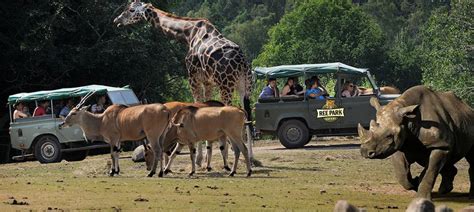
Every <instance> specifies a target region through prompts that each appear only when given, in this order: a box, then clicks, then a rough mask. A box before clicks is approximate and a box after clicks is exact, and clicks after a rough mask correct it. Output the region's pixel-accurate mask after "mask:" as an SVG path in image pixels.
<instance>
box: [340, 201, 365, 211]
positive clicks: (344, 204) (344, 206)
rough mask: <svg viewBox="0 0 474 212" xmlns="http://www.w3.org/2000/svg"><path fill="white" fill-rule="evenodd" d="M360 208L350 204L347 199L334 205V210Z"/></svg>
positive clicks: (354, 209)
mask: <svg viewBox="0 0 474 212" xmlns="http://www.w3.org/2000/svg"><path fill="white" fill-rule="evenodd" d="M358 211H359V209H358V208H357V207H355V206H353V205H351V204H349V203H348V202H347V201H346V200H339V201H337V203H336V206H335V207H334V212H358Z"/></svg>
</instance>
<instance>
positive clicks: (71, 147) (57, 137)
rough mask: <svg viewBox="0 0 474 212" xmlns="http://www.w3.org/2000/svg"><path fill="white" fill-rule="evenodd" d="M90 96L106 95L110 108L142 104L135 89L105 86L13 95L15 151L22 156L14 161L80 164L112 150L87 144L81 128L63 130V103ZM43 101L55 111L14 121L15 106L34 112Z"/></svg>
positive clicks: (96, 144)
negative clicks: (91, 153) (94, 152)
mask: <svg viewBox="0 0 474 212" xmlns="http://www.w3.org/2000/svg"><path fill="white" fill-rule="evenodd" d="M90 92H95V94H94V95H106V97H108V100H107V101H109V102H108V103H109V104H123V105H136V104H139V101H138V98H137V97H136V96H135V93H133V91H132V90H131V89H129V88H127V87H123V88H117V87H109V86H103V85H89V86H83V87H76V88H63V89H58V90H50V91H38V92H32V93H19V94H15V95H11V96H9V97H8V105H9V111H10V140H11V147H12V148H14V149H17V150H20V151H21V152H22V154H21V156H15V157H13V159H14V160H22V159H25V158H26V157H31V156H34V157H35V158H36V159H37V160H38V161H39V162H41V163H53V162H59V161H61V160H62V159H66V160H68V161H78V160H83V159H85V158H86V157H87V154H88V151H89V150H91V149H97V148H104V147H109V145H108V144H106V143H105V142H94V143H89V142H86V140H85V138H84V136H83V132H82V130H81V128H79V127H78V126H72V127H69V128H59V124H60V123H61V122H63V119H62V118H59V117H58V116H57V114H59V111H57V110H60V107H57V105H58V104H59V103H60V102H61V101H64V100H66V99H71V98H72V99H74V98H77V101H76V103H77V102H79V101H78V100H79V98H81V97H83V96H85V95H86V94H88V93H90ZM43 101H49V102H50V108H51V111H50V112H49V113H48V112H47V114H46V115H43V116H38V117H27V118H19V119H16V120H14V119H13V112H12V111H13V110H14V108H13V107H12V106H13V105H14V104H15V103H19V102H21V103H23V104H26V105H27V106H31V107H27V108H34V107H35V106H38V103H39V102H43ZM88 103H91V104H92V103H95V102H88ZM30 111H32V110H30Z"/></svg>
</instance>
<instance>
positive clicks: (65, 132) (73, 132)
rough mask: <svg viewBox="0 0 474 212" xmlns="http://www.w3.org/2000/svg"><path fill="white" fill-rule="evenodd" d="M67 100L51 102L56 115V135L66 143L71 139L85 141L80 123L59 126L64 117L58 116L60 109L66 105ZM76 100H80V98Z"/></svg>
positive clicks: (60, 140) (61, 141)
mask: <svg viewBox="0 0 474 212" xmlns="http://www.w3.org/2000/svg"><path fill="white" fill-rule="evenodd" d="M64 101H65V100H54V101H52V102H51V108H52V109H53V111H52V113H53V114H55V115H54V122H55V130H56V132H57V133H56V135H57V136H58V140H59V142H60V143H66V142H71V141H83V140H85V138H84V133H83V132H82V129H81V128H80V127H79V125H73V126H70V127H63V128H59V124H61V123H62V122H63V121H64V119H62V118H60V117H59V116H58V114H59V112H60V110H61V109H62V108H63V107H64ZM76 101H79V100H78V99H77V100H76Z"/></svg>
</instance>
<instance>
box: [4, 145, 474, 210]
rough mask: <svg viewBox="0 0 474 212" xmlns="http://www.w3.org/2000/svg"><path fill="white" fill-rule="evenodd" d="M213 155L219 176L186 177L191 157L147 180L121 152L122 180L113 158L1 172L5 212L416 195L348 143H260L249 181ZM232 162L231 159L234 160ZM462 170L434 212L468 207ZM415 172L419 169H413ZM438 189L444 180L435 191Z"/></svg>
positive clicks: (316, 206) (397, 203) (379, 203)
mask: <svg viewBox="0 0 474 212" xmlns="http://www.w3.org/2000/svg"><path fill="white" fill-rule="evenodd" d="M218 152H219V151H217V150H214V157H213V166H214V171H211V172H206V171H204V170H199V171H198V172H197V175H196V176H195V177H192V178H189V177H188V176H187V173H188V172H189V171H190V162H189V156H188V155H182V156H178V157H177V160H176V163H175V164H174V166H173V170H174V171H175V172H174V173H173V174H171V175H168V176H166V177H164V178H158V177H156V176H155V177H153V178H148V177H146V175H147V173H148V172H147V171H146V169H145V167H144V164H143V163H133V162H132V161H131V159H130V158H127V156H130V154H131V153H130V152H125V153H122V156H124V158H122V159H121V160H120V165H121V171H122V173H121V175H120V176H117V177H108V176H107V174H106V173H107V171H108V170H107V167H108V165H107V164H108V163H107V162H108V161H109V160H110V159H109V158H110V156H109V155H99V156H92V157H89V158H87V159H86V160H84V161H80V162H66V161H62V162H61V163H56V164H40V163H38V162H24V163H16V164H5V165H0V211H12V210H29V209H34V210H48V209H51V210H107V211H110V210H127V211H128V210H136V211H142V210H205V211H214V210H245V211H247V210H254V211H255V210H303V211H308V210H311V211H332V210H333V207H334V204H335V203H336V201H337V200H340V199H345V200H348V201H349V202H350V203H352V204H354V205H356V206H358V207H362V208H366V209H367V210H368V211H404V210H405V209H406V206H407V205H408V203H409V202H410V201H411V200H412V198H413V197H414V196H415V193H414V192H412V191H405V190H404V189H403V188H402V187H401V186H400V185H398V184H397V182H396V180H395V178H394V176H393V174H392V170H393V168H392V166H391V162H390V160H388V159H386V160H367V159H363V158H362V157H361V156H360V154H359V150H358V146H357V141H355V140H353V139H351V138H349V139H348V138H326V139H318V140H313V141H312V142H311V143H310V144H308V146H307V147H306V148H303V149H296V150H287V149H284V148H283V147H282V146H281V145H280V144H279V143H278V142H277V141H256V145H255V147H254V153H255V158H256V159H258V160H259V161H261V162H262V164H263V167H257V168H254V175H253V176H252V177H251V178H246V177H244V176H245V167H244V166H243V165H244V164H243V161H241V163H239V169H238V173H237V175H236V176H235V177H228V176H227V174H228V173H226V172H225V171H223V170H222V159H221V158H220V154H219V153H218ZM229 155H230V156H229V157H230V161H232V158H233V156H232V155H233V154H229ZM457 168H458V169H459V172H458V175H457V176H456V179H455V188H454V191H453V192H452V193H451V194H449V195H447V196H439V195H437V194H436V193H435V194H434V201H435V203H436V204H437V205H439V204H446V205H448V206H449V207H452V208H455V209H460V208H463V207H466V206H469V205H474V202H473V201H472V200H468V198H467V191H468V190H469V180H468V175H467V169H468V165H467V162H466V161H465V160H462V161H460V162H459V163H458V164H457ZM414 170H415V173H419V171H420V168H419V167H414ZM438 185H439V179H438V182H437V184H436V189H435V190H437V187H438Z"/></svg>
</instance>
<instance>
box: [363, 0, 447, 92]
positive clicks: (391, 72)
mask: <svg viewBox="0 0 474 212" xmlns="http://www.w3.org/2000/svg"><path fill="white" fill-rule="evenodd" d="M449 4H450V2H449V1H424V0H395V1H392V0H369V1H368V2H367V3H366V4H364V5H363V6H362V9H363V10H364V11H366V12H367V13H369V14H371V16H372V17H374V18H375V20H377V22H378V23H379V25H380V27H381V28H382V30H383V32H384V37H385V40H386V42H385V49H386V52H387V55H388V58H387V61H386V62H385V64H384V66H383V68H382V71H381V72H380V73H379V74H378V75H377V78H378V79H379V82H380V83H382V84H389V85H393V86H396V87H398V88H400V89H401V90H405V89H407V88H409V87H411V86H414V85H419V84H421V80H422V76H421V67H420V60H421V58H420V57H419V53H418V52H417V46H418V45H419V44H420V33H419V30H420V28H421V27H422V26H423V24H424V23H425V22H426V21H427V19H428V18H429V17H430V13H431V11H432V10H434V9H436V8H440V7H444V6H449Z"/></svg>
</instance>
